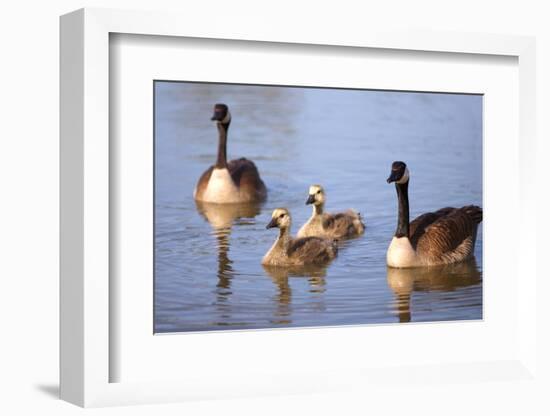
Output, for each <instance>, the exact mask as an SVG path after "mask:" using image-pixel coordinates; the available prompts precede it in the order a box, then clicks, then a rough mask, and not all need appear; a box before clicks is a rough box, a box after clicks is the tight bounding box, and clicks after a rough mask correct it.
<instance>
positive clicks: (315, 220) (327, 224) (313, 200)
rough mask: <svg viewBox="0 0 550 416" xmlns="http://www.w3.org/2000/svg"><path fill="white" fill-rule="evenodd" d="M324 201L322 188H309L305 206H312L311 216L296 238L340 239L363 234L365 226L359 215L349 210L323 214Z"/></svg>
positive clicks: (317, 186) (314, 186) (324, 195)
mask: <svg viewBox="0 0 550 416" xmlns="http://www.w3.org/2000/svg"><path fill="white" fill-rule="evenodd" d="M325 200H326V194H325V191H324V189H323V187H322V186H320V185H312V186H310V188H309V197H308V199H307V201H306V204H308V205H309V204H312V205H313V214H312V216H311V218H310V219H309V220H308V221H307V222H306V223H305V224H304V225H303V226H302V228H300V231H298V237H309V236H318V237H326V238H338V239H340V238H352V237H357V236H359V235H361V234H363V232H364V231H365V224H363V221H361V215H360V214H359V213H358V212H355V211H354V210H351V209H349V210H347V211H345V212H339V213H337V214H328V213H326V212H323V210H324V207H325Z"/></svg>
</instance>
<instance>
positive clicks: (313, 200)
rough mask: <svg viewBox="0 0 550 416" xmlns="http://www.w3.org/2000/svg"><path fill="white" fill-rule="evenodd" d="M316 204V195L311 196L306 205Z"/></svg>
mask: <svg viewBox="0 0 550 416" xmlns="http://www.w3.org/2000/svg"><path fill="white" fill-rule="evenodd" d="M314 202H315V195H309V196H308V198H307V201H306V205H309V204H313V203H314Z"/></svg>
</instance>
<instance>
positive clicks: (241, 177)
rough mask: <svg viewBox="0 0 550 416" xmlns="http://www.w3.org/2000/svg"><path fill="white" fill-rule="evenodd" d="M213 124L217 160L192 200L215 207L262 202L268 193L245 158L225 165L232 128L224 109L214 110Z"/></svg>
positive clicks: (227, 111)
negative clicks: (218, 205)
mask: <svg viewBox="0 0 550 416" xmlns="http://www.w3.org/2000/svg"><path fill="white" fill-rule="evenodd" d="M212 121H215V122H216V125H217V127H218V134H219V142H218V158H217V160H216V164H215V165H213V166H210V167H209V168H208V169H207V170H206V171H205V172H204V173H203V174H202V176H201V177H200V179H199V181H198V182H197V186H196V187H195V192H194V193H193V197H194V198H195V199H196V200H198V201H203V202H213V203H218V204H229V203H238V202H258V201H263V200H265V198H266V196H267V190H266V187H265V184H264V183H263V181H262V179H261V178H260V174H259V173H258V169H257V168H256V165H255V164H254V162H252V161H251V160H248V159H245V158H244V157H243V158H240V159H235V160H232V161H230V162H227V130H228V129H229V125H230V124H231V114H230V112H229V108H228V107H227V105H225V104H216V105H215V106H214V115H213V116H212Z"/></svg>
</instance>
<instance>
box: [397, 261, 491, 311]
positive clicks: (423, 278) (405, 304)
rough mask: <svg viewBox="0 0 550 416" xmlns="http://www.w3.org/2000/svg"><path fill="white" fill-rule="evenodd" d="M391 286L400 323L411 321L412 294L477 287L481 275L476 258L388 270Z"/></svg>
mask: <svg viewBox="0 0 550 416" xmlns="http://www.w3.org/2000/svg"><path fill="white" fill-rule="evenodd" d="M387 272H388V286H389V287H390V289H391V290H392V291H393V293H394V294H395V307H396V311H397V314H398V315H399V322H410V321H411V295H412V293H413V292H429V291H444V292H451V291H453V290H456V289H458V288H463V287H467V286H472V285H476V284H478V283H480V282H481V273H480V272H479V269H478V267H477V264H476V261H475V259H471V260H469V261H465V262H462V263H456V264H449V265H444V266H435V267H423V268H414V269H397V268H394V267H388V268H387Z"/></svg>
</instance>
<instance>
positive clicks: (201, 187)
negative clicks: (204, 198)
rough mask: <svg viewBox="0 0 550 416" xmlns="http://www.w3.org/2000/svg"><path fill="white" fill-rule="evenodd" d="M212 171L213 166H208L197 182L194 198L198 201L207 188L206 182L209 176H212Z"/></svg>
mask: <svg viewBox="0 0 550 416" xmlns="http://www.w3.org/2000/svg"><path fill="white" fill-rule="evenodd" d="M213 170H214V166H213V165H212V166H210V167H209V168H208V169H206V170H205V171H204V173H203V174H202V175H201V177H200V178H199V181H198V182H197V186H196V188H195V189H196V195H195V196H196V197H197V198H199V199H200V197H201V195H202V194H203V193H204V191H205V190H206V188H207V187H208V182H209V181H210V176H212V171H213Z"/></svg>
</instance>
